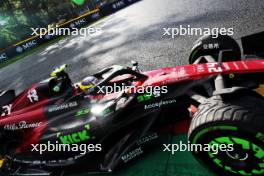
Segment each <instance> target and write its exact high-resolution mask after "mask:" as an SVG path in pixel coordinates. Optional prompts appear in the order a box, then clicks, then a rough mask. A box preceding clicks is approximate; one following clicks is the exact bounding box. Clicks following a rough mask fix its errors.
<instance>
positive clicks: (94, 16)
mask: <svg viewBox="0 0 264 176" xmlns="http://www.w3.org/2000/svg"><path fill="white" fill-rule="evenodd" d="M100 17H101V16H100V13H99V12H96V13H94V14H92V16H91V18H92V19H98V18H100Z"/></svg>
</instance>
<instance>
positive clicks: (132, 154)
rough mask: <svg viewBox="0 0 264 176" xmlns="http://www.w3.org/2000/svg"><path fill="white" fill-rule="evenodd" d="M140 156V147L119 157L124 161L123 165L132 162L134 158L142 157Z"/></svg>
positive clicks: (141, 152)
mask: <svg viewBox="0 0 264 176" xmlns="http://www.w3.org/2000/svg"><path fill="white" fill-rule="evenodd" d="M142 154H143V150H142V148H141V147H138V148H136V149H135V150H133V151H131V152H129V153H127V154H125V155H123V156H122V157H121V159H122V160H123V161H124V163H126V162H128V161H130V160H132V159H133V158H135V157H137V156H139V155H142Z"/></svg>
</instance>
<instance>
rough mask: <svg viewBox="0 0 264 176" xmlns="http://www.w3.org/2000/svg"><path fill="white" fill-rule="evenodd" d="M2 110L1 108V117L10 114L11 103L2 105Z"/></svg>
mask: <svg viewBox="0 0 264 176" xmlns="http://www.w3.org/2000/svg"><path fill="white" fill-rule="evenodd" d="M2 110H3V112H2V114H1V117H4V116H8V115H10V114H11V110H12V104H9V105H5V106H3V107H2Z"/></svg>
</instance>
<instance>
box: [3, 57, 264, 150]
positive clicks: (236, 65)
mask: <svg viewBox="0 0 264 176" xmlns="http://www.w3.org/2000/svg"><path fill="white" fill-rule="evenodd" d="M257 72H264V61H263V60H247V61H234V62H223V63H221V67H219V65H218V63H205V64H192V65H184V66H176V67H169V68H160V69H157V70H153V71H147V72H144V73H143V74H145V75H146V76H148V77H147V78H146V79H143V80H141V81H137V82H135V83H134V85H135V86H163V85H169V84H177V83H179V82H183V81H190V80H198V79H202V78H206V77H209V76H212V75H217V74H231V73H238V74H241V73H257ZM126 78H127V76H126V77H123V78H122V76H121V77H119V78H117V79H116V80H118V81H120V80H122V79H126ZM36 86H37V84H35V85H33V86H32V87H31V88H29V89H27V90H25V91H23V92H22V93H21V94H20V95H19V96H17V97H16V99H15V100H14V102H13V103H12V110H11V113H10V114H9V115H6V116H3V117H1V119H0V126H1V127H4V126H5V125H7V124H18V123H19V122H21V121H25V122H27V123H37V122H41V125H40V126H39V127H36V128H30V129H26V130H27V131H26V132H25V133H23V138H24V139H26V140H24V143H23V144H22V145H21V147H20V148H19V149H18V151H20V150H22V149H23V148H24V147H26V146H28V145H30V144H34V143H37V142H38V139H39V137H40V136H41V134H42V132H43V130H45V128H46V125H47V118H46V117H45V115H44V106H45V105H47V104H48V103H49V99H47V98H46V97H44V96H42V95H39V101H37V102H33V103H32V102H30V101H29V99H28V97H27V95H28V91H30V90H32V89H35V88H36ZM73 95H74V94H73ZM24 131H25V130H24Z"/></svg>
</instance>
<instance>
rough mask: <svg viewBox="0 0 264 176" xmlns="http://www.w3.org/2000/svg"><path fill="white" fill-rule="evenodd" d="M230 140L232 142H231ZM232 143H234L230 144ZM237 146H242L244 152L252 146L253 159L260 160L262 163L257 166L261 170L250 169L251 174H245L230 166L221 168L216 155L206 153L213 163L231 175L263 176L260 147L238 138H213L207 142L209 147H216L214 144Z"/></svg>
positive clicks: (263, 167)
mask: <svg viewBox="0 0 264 176" xmlns="http://www.w3.org/2000/svg"><path fill="white" fill-rule="evenodd" d="M231 139H232V140H231ZM232 141H234V142H232ZM223 143H225V144H239V145H241V146H242V148H243V149H244V150H251V147H250V146H252V151H254V153H255V155H254V156H255V157H256V158H258V159H262V163H259V164H258V166H259V167H260V168H261V169H260V170H257V169H252V171H251V173H247V172H246V171H245V170H239V171H234V170H233V168H232V167H230V166H223V164H222V163H221V162H222V161H221V159H219V158H217V155H214V154H213V153H211V152H210V151H208V156H209V157H210V158H211V159H212V160H213V162H214V163H215V164H216V165H217V166H219V167H221V168H223V169H225V170H226V171H228V172H232V173H235V174H240V175H245V176H247V175H252V174H254V175H263V174H264V151H263V149H262V148H261V147H259V146H257V145H256V144H254V143H252V142H250V141H247V140H245V139H241V138H238V137H218V138H215V139H213V140H211V142H209V144H210V145H216V144H223Z"/></svg>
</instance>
